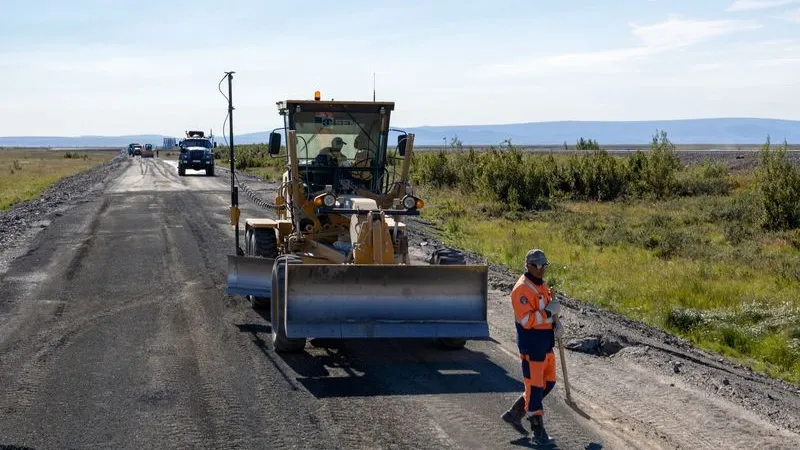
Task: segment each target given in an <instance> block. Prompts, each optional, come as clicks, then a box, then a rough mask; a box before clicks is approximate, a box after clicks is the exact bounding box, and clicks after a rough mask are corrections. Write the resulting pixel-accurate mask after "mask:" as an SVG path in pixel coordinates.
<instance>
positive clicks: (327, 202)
mask: <svg viewBox="0 0 800 450" xmlns="http://www.w3.org/2000/svg"><path fill="white" fill-rule="evenodd" d="M334 205H336V196H335V195H333V194H331V193H330V192H326V193H324V194H320V195H318V196H317V197H316V198H314V206H327V207H328V208H331V207H333V206H334Z"/></svg>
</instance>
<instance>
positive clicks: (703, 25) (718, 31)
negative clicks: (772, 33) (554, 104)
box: [479, 15, 761, 76]
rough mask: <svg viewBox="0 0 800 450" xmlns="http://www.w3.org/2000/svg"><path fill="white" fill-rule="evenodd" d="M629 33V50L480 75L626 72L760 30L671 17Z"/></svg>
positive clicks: (527, 63) (532, 62)
mask: <svg viewBox="0 0 800 450" xmlns="http://www.w3.org/2000/svg"><path fill="white" fill-rule="evenodd" d="M629 27H630V29H631V33H632V34H633V36H635V37H636V38H638V40H639V41H640V42H641V44H640V45H638V46H635V47H628V48H618V49H608V50H600V51H594V52H574V53H564V54H559V55H547V56H539V57H534V58H527V59H525V60H524V61H516V62H514V63H511V64H497V65H489V66H484V67H483V68H482V70H480V71H479V72H480V73H481V74H484V75H488V76H497V75H512V76H513V75H534V74H540V75H543V74H548V73H551V74H552V73H564V72H567V71H573V70H577V71H586V72H592V73H594V72H598V71H602V72H605V73H609V72H611V73H613V72H620V71H623V70H625V68H624V67H622V64H621V63H623V62H627V61H634V60H642V59H646V58H647V57H649V56H652V55H655V54H659V53H664V52H667V51H671V50H675V49H679V48H684V47H689V46H692V45H695V44H699V43H702V42H704V41H708V40H711V39H713V38H717V37H720V36H724V35H728V34H733V33H739V32H743V31H748V30H754V29H758V28H761V25H760V24H758V23H756V22H753V21H747V20H694V19H683V18H680V17H678V16H675V15H671V16H669V17H668V18H667V20H665V21H663V22H659V23H655V24H652V25H638V24H634V23H631V24H629Z"/></svg>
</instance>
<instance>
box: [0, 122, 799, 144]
mask: <svg viewBox="0 0 800 450" xmlns="http://www.w3.org/2000/svg"><path fill="white" fill-rule="evenodd" d="M397 128H401V127H397ZM404 130H405V131H407V132H409V133H415V134H416V139H415V144H416V145H417V146H431V145H443V144H444V143H445V141H447V143H448V144H449V142H450V140H451V139H452V138H454V137H458V139H459V140H460V141H461V142H462V143H463V144H464V145H476V146H477V145H498V144H500V143H501V142H503V141H504V140H506V139H510V140H511V142H512V143H514V144H517V145H562V144H563V143H564V142H565V141H566V142H567V143H568V144H569V145H573V144H574V143H575V141H577V140H578V139H579V138H581V137H583V138H585V139H593V140H595V141H597V142H598V143H599V144H600V145H601V146H603V145H612V144H633V145H641V144H648V143H649V142H650V141H651V139H652V137H653V135H655V134H656V133H657V131H658V130H664V131H666V132H667V135H668V137H669V139H670V140H671V141H672V142H673V143H675V144H729V145H730V144H740V145H746V144H762V143H764V142H765V141H766V138H767V136H770V138H771V140H772V142H774V143H778V142H783V140H784V139H785V140H787V141H789V143H798V142H800V121H796V120H778V119H758V118H716V119H686V120H652V121H630V122H628V121H626V122H602V121H561V122H531V123H515V124H505V125H461V126H422V127H411V128H405V129H404ZM268 136H269V132H258V133H246V134H240V135H236V136H234V140H235V143H236V144H253V143H263V142H267V140H268V138H267V137H268ZM164 137H172V136H162V135H155V134H143V135H128V136H73V137H57V136H52V137H49V136H48V137H41V136H19V137H0V147H125V146H127V145H128V144H129V143H131V142H138V143H141V144H153V145H156V146H160V145H162V143H163V138H164ZM390 139H392V141H394V140H396V137H395V135H394V133H392V135H390ZM217 141H218V142H220V143H222V136H217Z"/></svg>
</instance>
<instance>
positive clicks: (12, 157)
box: [0, 148, 120, 211]
mask: <svg viewBox="0 0 800 450" xmlns="http://www.w3.org/2000/svg"><path fill="white" fill-rule="evenodd" d="M119 152H120V151H119V150H117V149H114V150H108V149H106V150H92V151H85V150H83V151H81V150H80V149H75V150H61V151H50V150H48V149H24V148H11V149H3V148H0V211H2V210H5V209H8V208H10V207H11V206H13V205H15V204H17V203H20V202H24V201H26V200H30V199H33V198H36V197H37V196H38V195H39V194H41V193H42V192H44V190H45V189H47V188H48V187H49V186H50V185H52V184H53V183H55V182H56V181H58V180H60V179H62V178H64V177H67V176H70V175H74V174H76V173H79V172H82V171H84V170H86V169H89V168H91V167H94V166H96V165H98V164H103V163H106V162H108V161H110V160H111V159H112V158H113V157H114V156H115V155H117V154H119Z"/></svg>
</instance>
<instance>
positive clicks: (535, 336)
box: [511, 272, 555, 361]
mask: <svg viewBox="0 0 800 450" xmlns="http://www.w3.org/2000/svg"><path fill="white" fill-rule="evenodd" d="M552 299H553V294H552V292H551V291H550V288H549V287H548V286H547V283H545V282H544V281H543V280H540V279H536V278H534V277H533V276H531V274H529V273H527V272H526V273H524V274H523V275H522V276H520V277H519V280H517V283H516V284H515V285H514V288H513V289H512V290H511V303H512V305H513V307H514V321H515V325H516V328H517V346H518V347H519V351H520V353H521V354H524V355H530V356H532V357H534V358H536V360H541V361H543V360H544V355H545V354H547V353H548V352H549V351H551V350H552V349H553V346H554V345H555V336H554V334H553V318H552V317H551V316H550V313H549V312H547V311H545V308H546V307H547V305H548V304H550V301H551V300H552ZM539 358H541V359H539Z"/></svg>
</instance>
